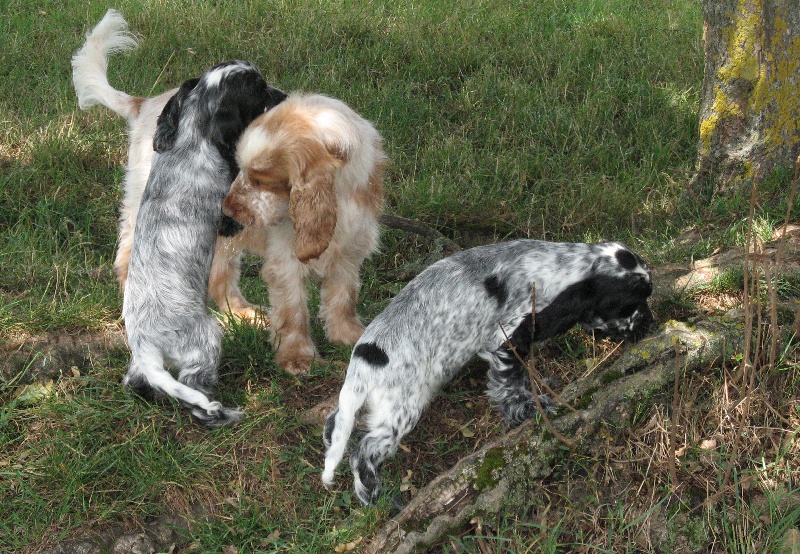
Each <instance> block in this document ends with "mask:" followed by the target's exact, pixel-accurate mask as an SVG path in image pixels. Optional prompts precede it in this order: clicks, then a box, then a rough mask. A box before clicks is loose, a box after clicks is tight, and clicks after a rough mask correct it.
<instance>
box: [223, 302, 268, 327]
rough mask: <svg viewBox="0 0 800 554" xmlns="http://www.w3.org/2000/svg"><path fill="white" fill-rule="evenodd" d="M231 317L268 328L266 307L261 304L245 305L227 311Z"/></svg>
mask: <svg viewBox="0 0 800 554" xmlns="http://www.w3.org/2000/svg"><path fill="white" fill-rule="evenodd" d="M228 313H229V315H230V316H231V317H233V318H234V319H237V320H238V321H243V322H246V323H249V324H250V325H253V326H255V327H260V328H262V329H269V316H267V308H265V307H263V306H253V305H248V306H247V307H243V308H238V309H233V308H231V309H230V311H229V312H228Z"/></svg>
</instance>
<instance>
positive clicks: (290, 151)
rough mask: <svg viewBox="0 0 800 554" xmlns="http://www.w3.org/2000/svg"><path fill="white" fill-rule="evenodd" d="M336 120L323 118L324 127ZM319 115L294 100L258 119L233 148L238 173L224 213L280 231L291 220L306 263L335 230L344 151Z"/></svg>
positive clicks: (298, 252) (296, 247) (299, 253)
mask: <svg viewBox="0 0 800 554" xmlns="http://www.w3.org/2000/svg"><path fill="white" fill-rule="evenodd" d="M336 117H340V116H338V115H337V114H336V113H328V114H326V115H325V116H324V118H325V120H326V122H328V123H329V122H330V120H331V119H333V118H336ZM321 118H322V116H320V114H318V113H310V112H309V111H308V110H306V109H304V108H303V107H302V106H300V105H299V104H298V103H296V102H294V101H293V100H292V99H290V100H287V101H286V102H284V103H283V104H281V105H280V106H278V107H277V108H275V109H274V110H271V111H269V112H267V113H266V114H264V115H262V116H261V117H259V118H258V119H256V120H255V121H254V122H253V123H252V124H251V125H250V127H248V129H247V130H246V131H245V132H244V133H243V134H242V138H241V140H240V141H239V145H238V147H237V154H236V156H237V161H238V163H239V167H240V172H239V174H238V176H237V177H236V179H235V180H234V182H233V185H232V186H231V190H230V192H229V193H228V196H227V197H226V198H225V202H224V203H223V210H222V211H223V213H224V214H225V215H227V216H230V217H232V218H233V219H235V220H236V221H238V222H239V223H241V224H242V225H245V226H249V225H252V226H256V227H267V226H272V225H278V224H280V223H282V222H284V221H285V220H286V218H287V217H290V218H291V220H292V225H293V227H294V233H295V235H294V252H295V255H296V256H297V258H298V259H299V260H300V261H302V262H306V261H308V260H311V259H314V258H318V257H319V256H320V255H321V254H322V253H323V252H324V251H325V249H326V248H327V247H328V244H329V243H330V240H331V238H332V237H333V232H334V230H335V228H336V217H337V216H336V208H337V200H336V189H335V177H336V171H337V170H338V169H339V168H340V167H342V166H343V165H344V164H345V163H346V162H347V159H348V153H347V151H346V149H344V148H342V147H341V146H340V145H337V144H331V143H329V142H328V137H327V135H326V134H325V133H324V132H321V130H320V125H319V121H320V119H321Z"/></svg>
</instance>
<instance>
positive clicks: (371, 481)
mask: <svg viewBox="0 0 800 554" xmlns="http://www.w3.org/2000/svg"><path fill="white" fill-rule="evenodd" d="M423 407H424V404H416V405H410V404H405V403H404V404H403V405H401V406H390V405H383V406H377V407H376V406H370V408H369V414H370V415H369V432H368V433H366V434H365V435H364V436H363V438H362V439H361V441H360V442H359V443H358V446H357V447H356V448H355V449H354V450H353V452H351V454H350V469H351V470H352V472H353V485H354V487H355V491H356V496H358V499H359V500H360V501H361V503H362V504H364V505H367V504H372V503H374V502H375V501H376V500H377V499H378V497H379V496H380V493H381V476H380V470H381V467H382V466H383V462H384V460H386V458H388V457H390V456H394V454H395V452H397V447H398V445H399V444H400V441H401V440H402V439H403V437H404V436H406V434H407V433H408V432H409V431H411V429H413V428H414V426H415V425H416V424H417V421H419V417H420V414H421V413H422V408H423Z"/></svg>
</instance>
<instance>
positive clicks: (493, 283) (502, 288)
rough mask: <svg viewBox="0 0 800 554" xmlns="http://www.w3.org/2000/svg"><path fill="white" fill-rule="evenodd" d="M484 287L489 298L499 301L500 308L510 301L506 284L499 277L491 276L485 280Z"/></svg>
mask: <svg viewBox="0 0 800 554" xmlns="http://www.w3.org/2000/svg"><path fill="white" fill-rule="evenodd" d="M483 286H484V288H485V289H486V292H487V293H488V294H489V296H491V297H492V298H494V299H495V300H497V305H498V306H502V305H503V304H505V303H506V300H507V299H508V289H507V288H506V284H505V283H504V282H503V281H501V280H500V279H499V278H498V277H497V275H490V276H489V277H487V278H486V279H484V281H483Z"/></svg>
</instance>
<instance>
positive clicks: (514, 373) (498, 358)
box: [480, 316, 551, 426]
mask: <svg viewBox="0 0 800 554" xmlns="http://www.w3.org/2000/svg"><path fill="white" fill-rule="evenodd" d="M531 322H532V320H531V317H530V316H527V317H526V318H525V319H523V320H522V323H520V325H519V326H518V327H517V328H516V329H515V330H514V332H513V333H512V334H511V336H510V337H509V340H508V342H504V343H503V345H502V346H501V347H500V348H498V349H497V350H495V351H494V352H484V353H481V354H480V356H481V357H482V358H484V359H486V360H487V361H488V362H489V373H488V390H487V391H486V392H487V394H488V396H489V399H490V400H491V401H492V404H493V405H494V406H495V407H496V408H497V410H498V411H499V412H500V413H501V414H502V416H503V418H504V419H505V420H506V422H507V423H508V424H509V425H513V426H516V425H519V424H520V423H522V422H523V421H525V420H526V419H530V418H532V417H533V416H534V415H536V399H535V398H534V396H533V392H532V391H531V381H530V377H529V376H528V370H527V368H526V367H525V363H524V362H527V358H528V355H529V354H530V350H531V341H532V339H533V326H532V323H531ZM539 403H540V404H541V405H542V407H543V408H545V409H547V410H550V409H551V404H550V398H549V397H548V396H547V395H544V394H540V395H539Z"/></svg>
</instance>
